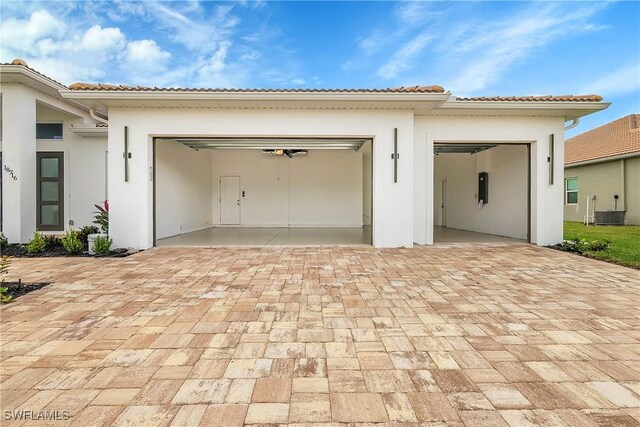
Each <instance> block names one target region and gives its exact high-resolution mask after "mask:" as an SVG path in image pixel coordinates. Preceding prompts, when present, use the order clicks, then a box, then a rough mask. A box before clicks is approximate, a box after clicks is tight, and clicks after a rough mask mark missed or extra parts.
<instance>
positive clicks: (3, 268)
mask: <svg viewBox="0 0 640 427" xmlns="http://www.w3.org/2000/svg"><path fill="white" fill-rule="evenodd" d="M10 264H11V261H9V257H6V256H3V257H2V258H0V277H2V276H4V275H5V274H7V273H8V272H9V265H10ZM8 291H9V288H7V287H5V286H4V278H2V279H0V302H1V303H2V304H6V303H8V302H11V300H12V299H13V297H12V296H11V295H9V292H8Z"/></svg>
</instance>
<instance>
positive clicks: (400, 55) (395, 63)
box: [378, 34, 433, 79]
mask: <svg viewBox="0 0 640 427" xmlns="http://www.w3.org/2000/svg"><path fill="white" fill-rule="evenodd" d="M431 40H433V36H431V35H430V34H419V35H418V36H417V37H415V38H414V39H412V40H411V41H409V43H407V44H406V45H405V46H403V47H402V49H400V50H399V51H398V52H396V53H395V54H394V55H393V56H392V57H391V59H390V60H389V61H388V62H387V63H385V64H384V65H383V66H382V67H381V68H380V69H379V70H378V76H380V77H382V78H383V79H392V78H394V77H396V76H397V75H398V74H400V73H401V72H403V71H405V70H407V69H409V68H410V67H411V66H412V61H413V59H415V57H416V56H418V55H419V54H420V53H421V52H422V51H423V50H424V49H425V48H426V47H427V45H428V44H429V42H430V41H431Z"/></svg>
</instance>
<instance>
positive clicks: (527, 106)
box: [438, 100, 611, 120]
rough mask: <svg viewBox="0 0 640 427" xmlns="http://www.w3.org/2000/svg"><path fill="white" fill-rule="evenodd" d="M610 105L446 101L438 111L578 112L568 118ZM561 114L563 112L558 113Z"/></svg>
mask: <svg viewBox="0 0 640 427" xmlns="http://www.w3.org/2000/svg"><path fill="white" fill-rule="evenodd" d="M609 105H611V103H610V102H585V101H457V100H454V101H451V100H449V101H447V102H445V103H443V104H442V105H440V106H439V107H438V110H440V111H447V110H449V111H451V112H455V111H456V110H478V112H479V113H481V112H482V111H483V110H499V111H505V112H506V111H512V112H518V111H526V110H528V111H531V110H538V111H546V112H552V111H554V110H555V111H558V112H559V113H560V112H566V111H567V110H572V111H575V112H578V114H572V115H571V116H570V117H568V118H567V120H569V119H574V118H576V117H582V116H586V115H588V114H591V113H594V112H596V111H601V110H605V109H607V108H608V107H609ZM559 115H563V114H559Z"/></svg>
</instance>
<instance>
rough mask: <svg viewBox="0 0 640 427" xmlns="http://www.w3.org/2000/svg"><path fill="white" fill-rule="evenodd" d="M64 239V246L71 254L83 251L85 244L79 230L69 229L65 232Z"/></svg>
mask: <svg viewBox="0 0 640 427" xmlns="http://www.w3.org/2000/svg"><path fill="white" fill-rule="evenodd" d="M61 240H62V246H64V248H65V249H66V250H67V252H68V253H70V254H77V253H79V252H81V251H82V248H83V247H84V245H83V244H82V241H81V240H80V237H78V232H77V231H75V230H69V231H67V232H66V233H65V234H64V237H63V238H62V239H61Z"/></svg>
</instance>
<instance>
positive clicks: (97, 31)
mask: <svg viewBox="0 0 640 427" xmlns="http://www.w3.org/2000/svg"><path fill="white" fill-rule="evenodd" d="M124 44H125V36H124V34H122V31H120V28H102V27H101V26H100V25H94V26H93V27H91V28H89V29H88V30H87V31H86V32H85V33H84V36H82V47H83V48H85V49H88V50H112V49H122V48H123V47H124Z"/></svg>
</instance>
